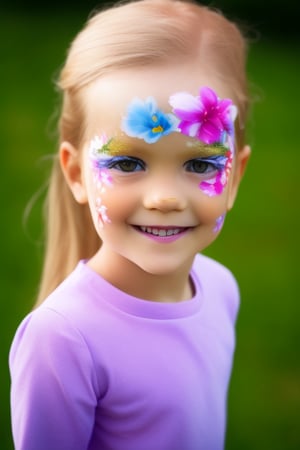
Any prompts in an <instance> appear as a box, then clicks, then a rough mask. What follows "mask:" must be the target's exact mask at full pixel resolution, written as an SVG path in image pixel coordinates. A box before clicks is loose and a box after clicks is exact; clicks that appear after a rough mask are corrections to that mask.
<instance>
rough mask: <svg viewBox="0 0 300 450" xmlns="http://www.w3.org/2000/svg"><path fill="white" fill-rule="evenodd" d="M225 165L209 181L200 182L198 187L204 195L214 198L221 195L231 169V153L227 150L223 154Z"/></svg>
mask: <svg viewBox="0 0 300 450" xmlns="http://www.w3.org/2000/svg"><path fill="white" fill-rule="evenodd" d="M225 156H226V158H227V159H226V164H225V167H224V169H223V170H220V171H219V172H218V173H217V175H216V176H214V177H213V178H211V179H210V180H206V181H201V183H200V184H199V187H200V189H201V191H202V192H204V194H206V195H208V196H209V197H214V196H215V195H221V194H222V192H223V190H224V188H225V186H226V184H227V181H228V178H229V175H230V171H231V168H232V160H233V154H232V151H230V150H228V151H227V152H226V153H225Z"/></svg>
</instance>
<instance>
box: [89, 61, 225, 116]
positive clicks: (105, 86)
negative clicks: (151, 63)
mask: <svg viewBox="0 0 300 450" xmlns="http://www.w3.org/2000/svg"><path fill="white" fill-rule="evenodd" d="M200 86H210V87H211V88H212V89H213V90H214V91H215V92H217V93H218V95H219V96H220V97H224V98H225V97H228V96H229V97H230V93H229V92H228V89H227V86H226V85H225V86H224V84H223V83H221V82H220V80H219V79H218V77H216V76H215V75H213V74H211V73H210V72H209V71H207V70H201V69H199V65H197V66H196V64H195V65H194V64H189V65H184V64H183V65H182V66H180V65H173V66H170V65H166V66H162V67H146V68H143V67H140V68H138V69H126V70H125V69H123V70H120V71H117V72H113V73H110V74H108V75H106V76H104V77H101V78H100V79H98V80H96V81H95V82H93V83H91V84H90V85H89V86H88V88H87V89H86V91H85V94H86V98H85V105H86V112H87V114H88V121H89V122H90V123H91V122H93V121H94V118H95V114H101V116H102V119H103V121H106V119H107V121H109V122H110V123H111V122H112V121H113V120H118V118H119V117H120V115H122V114H124V111H125V110H126V108H127V105H128V104H129V103H130V101H131V100H132V99H133V98H135V97H137V98H141V99H145V98H147V97H153V98H154V99H155V101H156V102H157V104H158V106H159V107H160V108H162V109H164V110H165V111H167V110H171V108H170V105H169V104H168V99H169V97H170V96H171V95H172V94H174V93H175V92H184V91H185V92H189V93H191V94H192V95H197V94H198V92H199V87H200Z"/></svg>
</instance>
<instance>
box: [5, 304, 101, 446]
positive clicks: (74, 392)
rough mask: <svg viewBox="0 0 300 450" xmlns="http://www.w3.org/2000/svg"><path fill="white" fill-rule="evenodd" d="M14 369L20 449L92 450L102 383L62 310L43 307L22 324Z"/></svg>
mask: <svg viewBox="0 0 300 450" xmlns="http://www.w3.org/2000/svg"><path fill="white" fill-rule="evenodd" d="M10 370H11V378H12V387H11V411H12V427H13V436H14V442H15V448H16V450H41V449H43V450H53V449H55V450H77V449H78V450H84V449H87V448H88V445H89V440H90V437H91V434H92V429H93V425H94V415H95V408H96V405H97V395H96V391H97V386H96V385H97V383H96V380H95V378H94V376H95V375H94V374H93V373H94V372H95V371H94V370H93V361H92V358H91V355H90V353H89V350H88V348H87V345H86V343H85V341H84V339H83V338H82V336H81V334H80V333H79V332H78V331H77V330H76V329H74V327H72V326H71V325H70V324H69V323H68V322H67V320H66V319H65V318H64V317H63V316H61V315H59V314H58V313H57V312H55V311H53V310H51V309H48V308H41V309H40V311H38V312H37V311H36V312H35V313H34V314H32V315H30V316H28V317H27V318H26V319H24V321H23V322H22V324H21V325H20V327H19V329H18V332H17V334H16V336H15V339H14V342H13V345H12V348H11V352H10Z"/></svg>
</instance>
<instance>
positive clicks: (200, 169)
mask: <svg viewBox="0 0 300 450" xmlns="http://www.w3.org/2000/svg"><path fill="white" fill-rule="evenodd" d="M226 161H227V157H226V156H223V155H217V156H211V157H209V158H196V159H191V160H189V161H187V162H186V163H185V165H184V166H185V168H186V169H187V171H188V172H194V173H199V174H208V173H211V172H216V171H220V170H224V169H225V165H226Z"/></svg>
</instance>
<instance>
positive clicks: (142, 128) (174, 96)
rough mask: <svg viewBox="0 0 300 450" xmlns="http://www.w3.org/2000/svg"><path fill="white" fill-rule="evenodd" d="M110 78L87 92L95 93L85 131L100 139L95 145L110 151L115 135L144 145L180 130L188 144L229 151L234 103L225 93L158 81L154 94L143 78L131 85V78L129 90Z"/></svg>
mask: <svg viewBox="0 0 300 450" xmlns="http://www.w3.org/2000/svg"><path fill="white" fill-rule="evenodd" d="M114 81H115V80H113V81H112V80H111V78H108V80H107V83H106V84H105V83H104V84H103V83H99V84H98V85H97V86H94V90H91V91H90V93H92V94H94V95H93V96H90V99H91V100H92V106H93V107H91V106H90V107H89V118H88V121H87V122H88V125H89V127H90V128H91V130H90V131H91V132H93V133H97V135H98V141H99V142H100V141H101V142H103V145H101V146H100V147H99V149H98V150H100V148H101V149H102V150H101V151H102V152H105V151H106V152H107V151H109V152H110V153H111V152H112V144H113V143H114V145H115V146H116V143H117V146H118V147H120V146H122V145H123V143H122V142H123V141H124V139H123V140H120V139H118V140H116V139H115V136H116V135H121V136H125V137H128V138H133V139H137V140H140V142H143V143H146V144H147V145H148V144H157V143H158V142H159V141H161V139H162V138H164V139H165V138H166V137H170V136H172V135H176V134H177V135H178V133H179V134H181V135H184V136H187V137H188V138H190V139H189V140H188V141H187V145H190V146H194V147H195V146H196V147H199V146H215V147H217V148H218V149H220V148H221V147H223V148H224V147H225V148H227V149H228V148H230V149H231V150H232V152H233V150H234V148H233V146H234V121H235V118H236V115H237V108H236V106H235V105H234V104H233V101H232V100H231V99H230V98H221V97H220V96H219V94H218V93H217V92H216V91H215V90H214V89H213V88H212V87H210V86H200V87H199V86H198V88H197V90H196V91H193V92H189V91H184V90H183V91H177V92H176V91H175V92H174V91H173V92H172V90H170V87H168V89H166V88H165V89H162V88H161V86H160V87H159V88H157V87H156V88H153V89H152V90H151V91H150V92H152V93H153V92H156V93H157V95H158V98H156V97H155V96H153V95H149V94H148V92H149V91H148V89H149V87H150V88H151V85H150V84H149V83H146V84H145V80H143V82H142V83H141V84H138V83H137V85H136V89H134V88H133V86H132V81H134V80H130V83H129V87H131V89H129V88H128V89H126V86H127V84H126V83H123V85H122V83H120V80H118V81H119V82H118V83H115V82H114ZM123 81H124V80H123ZM125 81H126V80H125ZM152 81H153V80H152ZM154 81H157V80H154ZM163 81H164V80H163ZM152 84H153V83H152ZM170 84H172V83H171V82H170ZM174 86H177V84H176V83H175V85H174ZM166 93H167V95H166ZM132 95H133V97H132ZM99 133H100V137H99ZM107 136H108V137H109V138H110V140H109V139H108V137H107ZM112 138H114V139H112ZM114 151H116V150H114ZM118 151H120V149H119V150H118Z"/></svg>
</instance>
